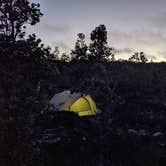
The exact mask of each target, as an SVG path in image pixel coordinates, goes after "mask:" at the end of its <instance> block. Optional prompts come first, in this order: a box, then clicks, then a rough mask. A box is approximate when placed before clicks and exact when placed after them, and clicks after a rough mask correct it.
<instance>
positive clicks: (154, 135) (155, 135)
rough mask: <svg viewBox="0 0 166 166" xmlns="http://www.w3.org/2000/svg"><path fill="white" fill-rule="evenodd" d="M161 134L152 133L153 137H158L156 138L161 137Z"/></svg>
mask: <svg viewBox="0 0 166 166" xmlns="http://www.w3.org/2000/svg"><path fill="white" fill-rule="evenodd" d="M162 135H163V133H162V132H156V133H153V135H152V136H153V137H158V136H162Z"/></svg>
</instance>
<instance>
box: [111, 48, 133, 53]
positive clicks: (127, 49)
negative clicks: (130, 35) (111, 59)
mask: <svg viewBox="0 0 166 166" xmlns="http://www.w3.org/2000/svg"><path fill="white" fill-rule="evenodd" d="M113 52H114V53H115V54H116V53H117V54H123V53H126V54H130V53H132V52H133V50H132V49H130V48H113Z"/></svg>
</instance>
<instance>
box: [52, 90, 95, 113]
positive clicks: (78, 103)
mask: <svg viewBox="0 0 166 166" xmlns="http://www.w3.org/2000/svg"><path fill="white" fill-rule="evenodd" d="M49 105H50V106H49V109H50V110H55V111H71V112H75V113H77V114H78V115H79V116H90V115H95V114H96V113H97V108H96V104H95V102H94V101H93V99H92V98H91V97H90V96H89V95H84V94H81V93H71V91H63V92H61V93H57V94H55V95H54V96H53V98H52V99H51V100H50V101H49Z"/></svg>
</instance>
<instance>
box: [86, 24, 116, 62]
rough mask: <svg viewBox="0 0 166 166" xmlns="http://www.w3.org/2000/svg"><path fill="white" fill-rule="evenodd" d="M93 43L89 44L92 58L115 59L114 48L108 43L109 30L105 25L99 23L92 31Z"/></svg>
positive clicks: (101, 59)
mask: <svg viewBox="0 0 166 166" xmlns="http://www.w3.org/2000/svg"><path fill="white" fill-rule="evenodd" d="M91 40H92V43H91V44H90V46H89V51H90V56H89V58H91V59H96V60H97V61H105V60H109V58H111V60H114V54H113V53H112V48H110V47H109V46H108V45H107V31H106V27H105V25H99V26H98V27H96V28H95V30H93V31H92V33H91Z"/></svg>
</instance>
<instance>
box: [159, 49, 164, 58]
mask: <svg viewBox="0 0 166 166" xmlns="http://www.w3.org/2000/svg"><path fill="white" fill-rule="evenodd" d="M158 54H159V55H161V56H162V57H163V58H166V50H165V51H159V52H158Z"/></svg>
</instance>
